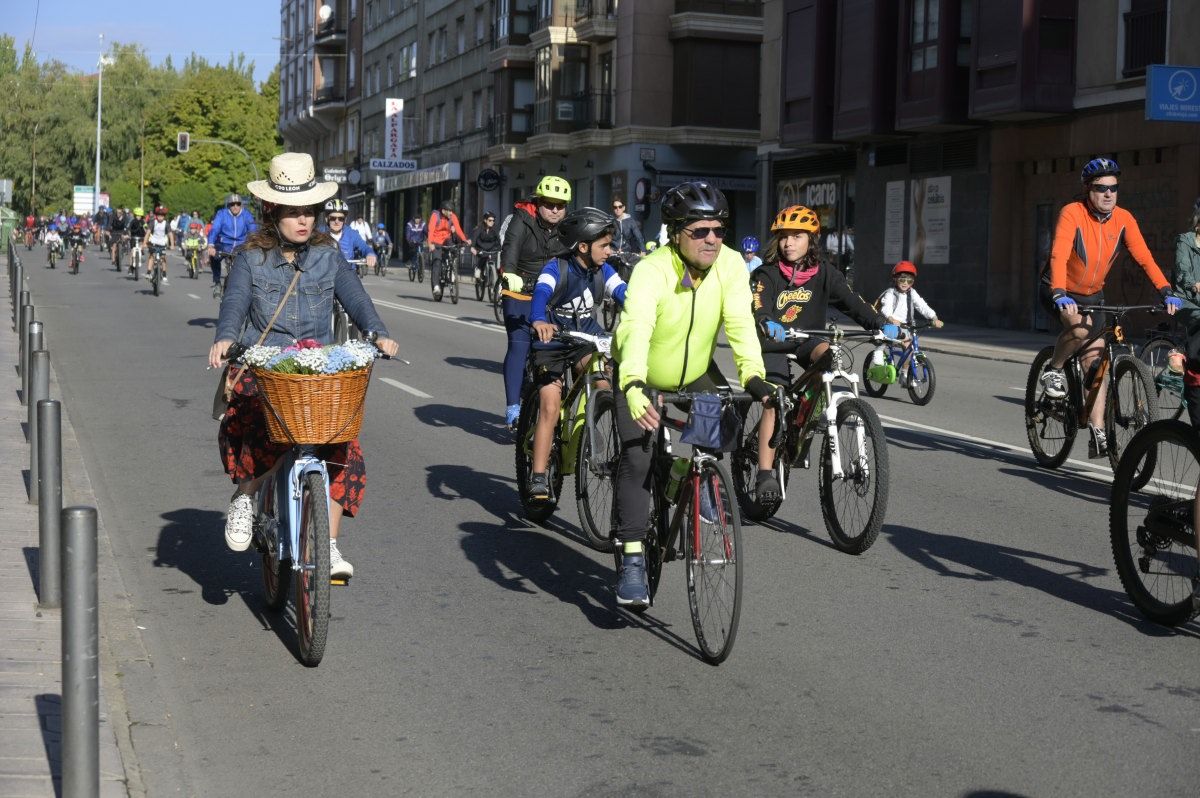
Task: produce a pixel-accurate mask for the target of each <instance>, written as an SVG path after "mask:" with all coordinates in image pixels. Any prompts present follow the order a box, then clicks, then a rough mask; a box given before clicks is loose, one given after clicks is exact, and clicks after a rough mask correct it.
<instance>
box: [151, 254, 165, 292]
mask: <svg viewBox="0 0 1200 798" xmlns="http://www.w3.org/2000/svg"><path fill="white" fill-rule="evenodd" d="M160 282H162V274H161V271H160V269H159V266H158V259H157V258H151V259H150V286H151V287H152V288H153V289H154V295H155V296H158V291H159V287H158V286H159V283H160Z"/></svg>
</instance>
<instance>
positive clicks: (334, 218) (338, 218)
mask: <svg viewBox="0 0 1200 798" xmlns="http://www.w3.org/2000/svg"><path fill="white" fill-rule="evenodd" d="M329 221H331V222H344V221H346V217H345V216H330V217H329Z"/></svg>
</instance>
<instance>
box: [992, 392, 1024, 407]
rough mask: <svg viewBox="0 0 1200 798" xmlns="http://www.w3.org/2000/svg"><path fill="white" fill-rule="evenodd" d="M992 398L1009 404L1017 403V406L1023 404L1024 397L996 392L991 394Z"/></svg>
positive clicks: (1022, 405)
mask: <svg viewBox="0 0 1200 798" xmlns="http://www.w3.org/2000/svg"><path fill="white" fill-rule="evenodd" d="M992 398H993V399H999V400H1000V401H1001V402H1007V403H1008V404H1010V405H1018V406H1019V407H1024V406H1025V398H1024V397H1016V396H1004V395H1003V394H998V393H997V394H992Z"/></svg>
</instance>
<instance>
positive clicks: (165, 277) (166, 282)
mask: <svg viewBox="0 0 1200 798" xmlns="http://www.w3.org/2000/svg"><path fill="white" fill-rule="evenodd" d="M162 284H163V285H170V284H171V281H170V280H168V279H167V275H165V274H164V275H163V276H162Z"/></svg>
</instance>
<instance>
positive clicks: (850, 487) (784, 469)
mask: <svg viewBox="0 0 1200 798" xmlns="http://www.w3.org/2000/svg"><path fill="white" fill-rule="evenodd" d="M786 334H787V338H788V339H789V340H794V341H803V340H806V339H809V338H821V339H824V340H825V341H827V342H828V343H829V351H828V353H827V354H826V355H824V356H823V357H822V359H821V361H819V362H818V363H816V364H815V365H813V366H811V367H810V368H808V369H807V370H805V371H804V372H803V373H801V374H800V375H799V376H798V377H796V378H795V379H794V380H792V382H791V384H790V385H788V386H787V388H786V390H785V391H783V394H784V395H783V410H782V417H783V420H782V422H780V421H779V418H780V415H781V411H779V410H776V423H777V424H780V423H782V427H781V430H782V431H781V434H780V436H779V441H778V446H775V447H772V448H774V449H775V474H776V478H777V479H778V481H779V487H780V497H779V499H778V501H766V500H764V499H760V498H759V496H758V472H759V467H758V465H759V439H760V434H761V433H760V430H759V427H760V426H761V419H762V405H760V404H753V405H750V407H749V408H748V411H747V414H746V417H745V421H744V423H743V427H742V430H743V432H742V434H743V437H742V445H741V446H740V447H739V448H738V450H737V452H736V453H735V455H734V466H733V479H734V488H735V489H736V491H737V496H738V501H739V502H740V503H741V507H742V512H743V513H745V515H746V517H747V518H749V519H751V520H753V521H757V522H760V523H761V522H763V521H766V520H767V519H769V518H771V517H772V516H774V515H775V513H777V512H778V511H779V508H780V507H781V506H782V505H783V502H784V500H785V499H786V498H787V485H788V482H789V480H790V477H791V471H792V469H793V468H809V467H810V462H811V451H812V446H813V442H814V440H815V438H816V436H817V434H818V433H821V434H823V435H824V440H823V441H822V442H821V445H820V449H819V452H820V455H819V457H820V462H819V469H818V479H817V493H818V496H819V497H820V502H821V516H822V518H823V519H824V521H825V529H826V531H827V532H828V533H829V537H830V539H831V540H832V541H833V544H834V546H836V547H837V548H838V549H839V550H840V551H844V552H846V553H848V554H862V553H863V552H864V551H866V550H867V549H869V548H870V547H871V545H872V544H873V543H874V542H875V539H876V538H878V537H879V532H880V530H881V529H882V528H883V520H884V516H885V515H886V514H887V503H888V493H889V478H890V475H889V466H888V450H887V438H886V437H885V436H884V432H883V424H882V423H880V421H879V416H878V415H877V414H876V412H875V409H874V408H873V407H871V405H870V404H868V403H867V402H866V401H865V400H863V399H862V398H860V397H859V394H858V375H857V374H855V373H854V371H853V369H854V356H853V353H851V351H850V348H849V346H848V344H847V343H846V342H847V340H850V339H856V338H857V339H863V338H868V339H871V340H873V341H874V342H875V343H877V344H885V345H886V344H894V343H898V342H896V341H892V339H889V338H886V337H885V336H884V335H883V334H882V333H873V332H866V331H857V330H853V331H845V330H842V329H840V328H838V327H836V326H834V325H830V329H826V330H808V331H801V330H790V329H789V330H787V331H786ZM788 358H789V360H791V361H792V362H796V358H795V356H794V355H789V356H788ZM835 383H839V384H838V385H837V386H836V387H835Z"/></svg>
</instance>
